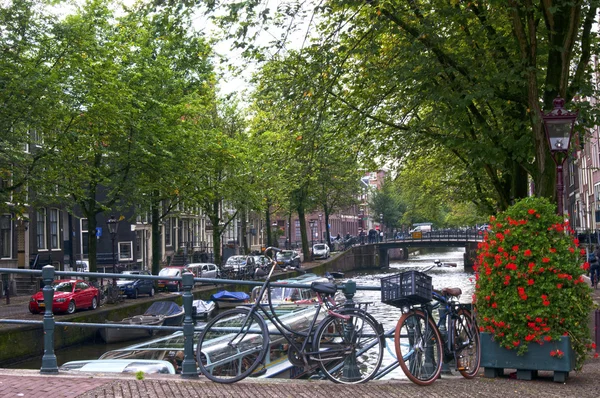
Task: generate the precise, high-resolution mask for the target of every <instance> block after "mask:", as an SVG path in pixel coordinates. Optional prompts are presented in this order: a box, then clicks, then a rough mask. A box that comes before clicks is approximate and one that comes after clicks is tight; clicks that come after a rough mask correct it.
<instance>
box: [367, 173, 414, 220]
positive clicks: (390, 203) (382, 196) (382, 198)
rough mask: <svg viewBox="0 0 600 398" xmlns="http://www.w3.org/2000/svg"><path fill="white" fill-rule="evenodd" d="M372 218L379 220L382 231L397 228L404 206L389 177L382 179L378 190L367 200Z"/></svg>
mask: <svg viewBox="0 0 600 398" xmlns="http://www.w3.org/2000/svg"><path fill="white" fill-rule="evenodd" d="M369 207H370V208H371V212H372V214H373V218H375V219H376V220H377V221H379V222H381V223H382V224H383V225H382V231H383V230H384V228H385V229H387V230H392V229H394V228H399V227H400V226H401V225H402V223H401V220H402V216H403V214H404V213H405V211H406V210H405V207H404V205H403V204H402V202H401V201H400V192H398V190H397V188H396V187H395V184H394V182H393V181H392V179H391V178H390V177H387V176H386V178H385V179H384V181H383V184H382V185H381V188H380V189H379V190H376V191H374V192H373V195H372V196H371V198H370V201H369Z"/></svg>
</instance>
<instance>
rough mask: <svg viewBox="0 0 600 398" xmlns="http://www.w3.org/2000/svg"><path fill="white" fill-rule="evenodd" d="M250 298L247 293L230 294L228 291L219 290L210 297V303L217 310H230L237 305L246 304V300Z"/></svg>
mask: <svg viewBox="0 0 600 398" xmlns="http://www.w3.org/2000/svg"><path fill="white" fill-rule="evenodd" d="M249 298H250V296H249V295H248V293H244V292H230V291H228V290H221V291H220V292H217V293H215V294H213V295H212V296H210V299H211V301H213V302H214V303H215V304H216V306H217V308H219V309H221V308H231V307H236V306H238V305H242V304H246V303H248V299H249Z"/></svg>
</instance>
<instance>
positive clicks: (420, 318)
mask: <svg viewBox="0 0 600 398" xmlns="http://www.w3.org/2000/svg"><path fill="white" fill-rule="evenodd" d="M408 274H409V275H406V276H405V277H404V278H405V279H410V280H412V282H413V283H414V284H416V285H419V286H421V288H422V290H425V291H426V290H427V289H426V288H425V289H423V286H426V284H427V283H423V282H424V281H425V282H426V281H428V282H429V289H430V290H429V293H427V292H425V293H424V294H423V292H422V291H421V292H420V294H421V295H420V296H419V295H418V294H417V295H414V294H413V295H412V296H409V297H408V298H406V296H400V297H399V298H398V299H396V300H392V301H391V303H392V305H396V306H399V307H401V308H402V311H403V314H402V316H401V317H400V319H399V320H398V323H397V325H396V330H395V333H394V347H395V351H396V356H397V358H398V361H399V364H400V367H401V368H402V370H403V371H404V373H405V374H406V376H407V377H408V378H409V379H410V380H411V381H412V382H414V383H416V384H418V385H422V386H426V385H429V384H431V383H433V382H434V381H435V380H436V379H437V378H438V377H439V376H440V373H441V371H442V364H443V363H450V362H452V361H454V363H455V369H456V370H458V371H459V372H460V374H461V375H462V376H463V377H465V378H468V379H470V378H473V377H475V376H476V375H477V373H478V372H479V367H480V359H481V347H480V344H479V329H478V327H477V323H476V320H475V317H474V316H473V314H472V313H471V311H470V309H469V308H468V306H467V305H465V304H461V303H459V302H458V297H459V296H460V295H461V294H462V291H461V289H460V288H444V289H442V290H441V291H435V290H432V289H431V277H428V276H427V275H424V274H422V273H419V272H416V271H409V273H408ZM400 275H404V274H400ZM393 277H396V275H394V276H393ZM400 278H403V277H402V276H400ZM427 278H428V279H427ZM415 280H416V281H415ZM382 281H383V279H382ZM400 283H402V281H401V282H400ZM404 286H407V283H406V280H405V281H404ZM382 289H383V285H382ZM382 292H383V290H382ZM412 293H414V291H413V292H412ZM431 298H433V301H434V302H433V303H432V302H431ZM388 304H390V302H388ZM434 309H437V310H438V311H439V319H438V321H437V323H436V322H435V321H434V317H433V314H434V313H433V311H434Z"/></svg>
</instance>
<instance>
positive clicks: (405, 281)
mask: <svg viewBox="0 0 600 398" xmlns="http://www.w3.org/2000/svg"><path fill="white" fill-rule="evenodd" d="M431 290H432V284H431V277H430V276H429V275H426V274H424V273H422V272H418V271H406V272H403V273H401V274H395V275H390V276H386V277H384V278H381V301H382V302H383V303H385V304H389V305H393V306H395V307H406V306H409V305H415V304H425V303H428V302H430V301H431V300H432V293H431Z"/></svg>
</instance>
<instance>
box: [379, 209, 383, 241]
mask: <svg viewBox="0 0 600 398" xmlns="http://www.w3.org/2000/svg"><path fill="white" fill-rule="evenodd" d="M379 229H380V230H381V231H379V236H380V238H381V240H382V241H383V235H382V234H383V213H379Z"/></svg>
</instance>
